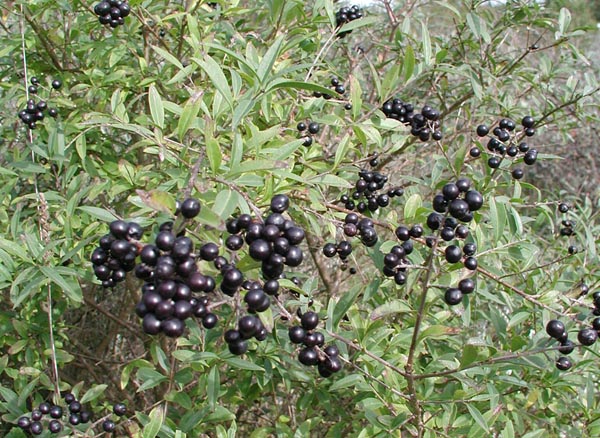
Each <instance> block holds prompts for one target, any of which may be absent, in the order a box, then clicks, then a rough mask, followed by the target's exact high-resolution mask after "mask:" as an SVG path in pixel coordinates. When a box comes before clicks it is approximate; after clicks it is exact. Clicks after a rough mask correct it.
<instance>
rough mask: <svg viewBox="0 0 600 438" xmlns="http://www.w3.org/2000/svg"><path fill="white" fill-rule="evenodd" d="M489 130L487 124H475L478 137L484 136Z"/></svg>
mask: <svg viewBox="0 0 600 438" xmlns="http://www.w3.org/2000/svg"><path fill="white" fill-rule="evenodd" d="M489 132H490V128H488V127H487V125H479V126H477V135H478V136H479V137H485V136H486V135H488V133H489Z"/></svg>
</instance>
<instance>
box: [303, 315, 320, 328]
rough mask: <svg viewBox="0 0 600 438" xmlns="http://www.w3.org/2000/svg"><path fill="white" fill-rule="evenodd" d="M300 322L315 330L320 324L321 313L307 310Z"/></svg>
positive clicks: (305, 326)
mask: <svg viewBox="0 0 600 438" xmlns="http://www.w3.org/2000/svg"><path fill="white" fill-rule="evenodd" d="M300 323H301V324H302V327H303V328H304V329H305V330H314V329H315V328H316V327H317V325H318V324H319V315H317V314H316V313H315V312H312V311H309V312H306V313H304V314H303V315H302V317H301V318H300Z"/></svg>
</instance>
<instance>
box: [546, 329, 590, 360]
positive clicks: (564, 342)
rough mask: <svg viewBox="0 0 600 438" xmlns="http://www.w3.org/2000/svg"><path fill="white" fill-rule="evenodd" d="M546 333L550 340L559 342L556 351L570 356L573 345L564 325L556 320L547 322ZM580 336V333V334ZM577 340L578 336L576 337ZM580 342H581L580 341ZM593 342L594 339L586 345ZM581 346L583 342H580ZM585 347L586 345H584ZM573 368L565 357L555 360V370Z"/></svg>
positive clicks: (573, 348)
mask: <svg viewBox="0 0 600 438" xmlns="http://www.w3.org/2000/svg"><path fill="white" fill-rule="evenodd" d="M546 333H548V335H549V336H550V337H551V338H554V339H556V340H557V341H558V342H560V348H559V349H558V351H559V352H561V353H562V354H564V355H568V354H571V353H572V352H573V350H575V344H574V343H573V341H571V340H570V339H569V334H568V333H567V330H566V328H565V325H564V324H563V323H562V322H561V321H559V320H557V319H553V320H550V321H548V324H546ZM580 334H581V332H580ZM594 334H596V337H597V336H598V335H597V333H594ZM583 336H584V337H586V336H588V335H587V334H586V333H584V334H583ZM578 338H579V336H578ZM580 342H581V340H580ZM594 342H595V339H594V340H593V341H592V342H591V343H590V344H587V345H591V344H593V343H594ZM582 344H583V342H582ZM584 345H586V344H584ZM572 366H573V364H572V363H571V360H570V359H569V358H568V357H566V356H560V357H559V358H558V359H557V360H556V368H558V369H559V370H561V371H566V370H568V369H569V368H571V367H572Z"/></svg>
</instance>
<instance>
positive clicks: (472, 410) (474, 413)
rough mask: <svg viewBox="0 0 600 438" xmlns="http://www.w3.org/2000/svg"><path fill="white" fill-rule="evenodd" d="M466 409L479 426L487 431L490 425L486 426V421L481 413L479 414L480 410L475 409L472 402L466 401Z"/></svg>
mask: <svg viewBox="0 0 600 438" xmlns="http://www.w3.org/2000/svg"><path fill="white" fill-rule="evenodd" d="M467 409H468V410H469V413H470V414H471V417H472V418H473V419H474V420H475V422H476V423H477V424H478V425H479V427H481V428H482V429H483V430H484V431H486V432H487V431H488V430H489V429H490V427H489V426H488V423H487V421H486V420H485V418H484V417H483V415H481V412H479V409H477V408H476V407H475V406H474V405H473V403H467Z"/></svg>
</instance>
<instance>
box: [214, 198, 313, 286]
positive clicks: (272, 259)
mask: <svg viewBox="0 0 600 438" xmlns="http://www.w3.org/2000/svg"><path fill="white" fill-rule="evenodd" d="M289 205H290V200H289V198H288V197H287V196H286V195H275V196H274V197H273V198H272V199H271V205H270V211H271V213H270V214H269V215H268V216H267V217H266V219H265V220H264V222H263V221H262V220H260V219H257V220H253V219H252V217H251V216H250V215H248V214H243V215H240V216H239V217H238V218H235V219H232V220H230V221H229V222H228V223H227V230H228V231H229V232H230V233H231V234H232V235H231V236H230V237H229V238H227V241H226V245H227V247H228V249H230V250H232V251H237V250H239V249H241V248H242V246H243V245H244V242H245V243H246V244H248V254H249V255H250V257H252V258H253V259H254V260H256V261H259V262H261V272H262V275H263V278H264V279H265V280H267V281H268V280H275V279H277V278H278V277H279V276H280V275H281V274H282V273H283V269H284V266H290V267H297V266H299V265H300V264H301V263H302V261H303V260H304V254H303V252H302V249H301V248H300V247H299V246H298V245H299V244H300V243H302V241H303V240H304V236H305V234H304V230H303V229H302V228H300V227H299V226H297V225H296V224H295V223H294V222H293V221H292V220H290V219H286V218H285V217H284V216H283V213H284V212H285V211H286V210H287V209H288V208H289Z"/></svg>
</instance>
